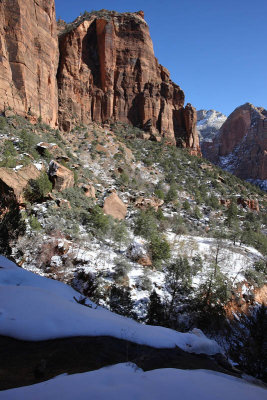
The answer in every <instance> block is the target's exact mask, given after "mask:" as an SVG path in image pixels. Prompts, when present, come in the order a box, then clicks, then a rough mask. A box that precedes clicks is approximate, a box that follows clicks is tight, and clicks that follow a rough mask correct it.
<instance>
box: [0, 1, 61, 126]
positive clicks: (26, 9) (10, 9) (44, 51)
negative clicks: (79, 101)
mask: <svg viewBox="0 0 267 400" xmlns="http://www.w3.org/2000/svg"><path fill="white" fill-rule="evenodd" d="M57 66H58V39H57V27H56V18H55V4H54V0H38V1H35V0H2V1H0V112H1V111H2V112H3V111H5V110H7V109H9V108H11V109H13V110H14V111H15V112H16V113H18V114H20V115H23V116H27V115H28V116H29V117H32V116H35V118H36V120H37V118H38V117H41V118H42V120H43V121H44V122H46V123H48V124H50V125H51V126H55V125H56V123H57V114H58V113H57V110H58V97H57V82H56V71H57Z"/></svg>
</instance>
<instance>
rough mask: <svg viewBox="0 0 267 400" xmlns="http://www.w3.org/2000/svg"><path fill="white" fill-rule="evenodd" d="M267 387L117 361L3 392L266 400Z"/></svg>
mask: <svg viewBox="0 0 267 400" xmlns="http://www.w3.org/2000/svg"><path fill="white" fill-rule="evenodd" d="M266 398H267V391H266V390H265V389H263V388H261V387H257V386H254V385H251V384H248V383H246V382H244V381H242V380H241V379H238V378H234V377H232V376H229V375H224V374H220V373H216V372H212V371H206V370H193V371H192V370H179V369H173V368H165V369H157V370H154V371H147V372H144V371H143V370H141V369H139V368H137V367H136V365H135V364H131V363H127V364H117V365H114V366H111V367H106V368H102V369H99V370H97V371H92V372H86V373H83V374H75V375H67V376H66V375H63V376H59V377H57V378H55V379H52V380H50V381H46V382H42V383H39V384H37V385H32V386H26V387H22V388H18V389H11V390H7V391H3V392H0V399H1V400H23V399H27V400H37V399H38V400H47V399H62V400H72V399H79V400H88V399H92V400H104V399H108V400H118V399H125V400H126V399H127V400H162V399H166V400H195V399H198V400H239V399H240V400H241V399H242V400H264V399H266Z"/></svg>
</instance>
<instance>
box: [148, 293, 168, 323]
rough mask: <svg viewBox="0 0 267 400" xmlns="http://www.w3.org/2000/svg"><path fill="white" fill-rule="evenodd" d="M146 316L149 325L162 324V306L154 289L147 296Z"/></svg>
mask: <svg viewBox="0 0 267 400" xmlns="http://www.w3.org/2000/svg"><path fill="white" fill-rule="evenodd" d="M146 318H147V323H148V324H149V325H163V324H164V307H163V304H162V302H161V300H160V297H159V295H158V294H157V292H156V291H155V289H154V290H153V292H152V293H151V294H150V296H149V303H148V309H147V317H146Z"/></svg>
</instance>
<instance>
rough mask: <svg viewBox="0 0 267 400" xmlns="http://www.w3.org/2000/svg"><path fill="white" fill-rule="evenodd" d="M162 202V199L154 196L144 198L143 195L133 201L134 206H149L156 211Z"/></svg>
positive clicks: (143, 208) (144, 207)
mask: <svg viewBox="0 0 267 400" xmlns="http://www.w3.org/2000/svg"><path fill="white" fill-rule="evenodd" d="M163 204H164V200H162V199H158V198H157V197H155V196H153V197H151V198H145V197H142V196H140V197H138V198H137V199H136V200H135V202H134V206H135V207H137V208H140V209H142V210H146V209H148V208H149V207H151V208H154V210H155V211H158V209H159V207H161V206H162V205H163Z"/></svg>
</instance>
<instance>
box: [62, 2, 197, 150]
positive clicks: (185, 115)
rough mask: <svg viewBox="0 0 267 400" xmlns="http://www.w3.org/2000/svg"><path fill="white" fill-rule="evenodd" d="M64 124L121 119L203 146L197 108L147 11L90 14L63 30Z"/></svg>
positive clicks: (184, 143) (186, 143)
mask: <svg viewBox="0 0 267 400" xmlns="http://www.w3.org/2000/svg"><path fill="white" fill-rule="evenodd" d="M59 43H60V55H61V56H60V63H59V71H58V86H59V123H60V126H61V127H62V128H63V129H64V130H70V129H71V128H72V127H73V126H75V125H76V124H77V123H85V124H86V123H88V122H90V121H96V122H98V123H99V122H100V123H103V122H111V121H120V122H127V123H131V124H133V125H134V126H138V127H140V128H144V129H145V130H147V131H148V132H149V133H150V134H151V135H157V134H160V135H161V136H163V137H165V138H166V139H167V140H168V141H169V142H171V143H178V144H179V146H182V147H190V148H192V149H194V150H196V151H198V150H199V141H198V135H197V132H196V111H195V109H194V108H193V107H192V106H191V105H190V104H188V105H187V106H186V107H185V108H184V93H183V91H182V90H181V89H180V87H179V86H178V85H176V84H175V83H173V82H172V81H171V80H170V74H169V71H168V70H167V69H166V68H164V67H163V66H162V65H160V64H159V63H158V61H157V59H156V58H155V56H154V51H153V44H152V41H151V38H150V34H149V29H148V25H147V23H146V22H145V20H144V14H143V12H142V11H140V12H137V13H123V14H119V13H116V12H114V11H112V12H111V11H107V10H102V11H100V12H92V13H86V14H85V15H84V16H83V17H79V18H78V19H77V20H76V21H75V22H74V23H73V24H72V25H69V26H67V27H66V29H65V33H64V31H63V32H61V34H60V41H59Z"/></svg>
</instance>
